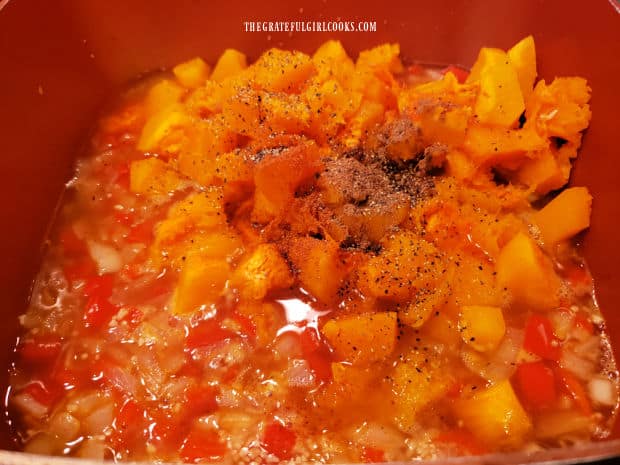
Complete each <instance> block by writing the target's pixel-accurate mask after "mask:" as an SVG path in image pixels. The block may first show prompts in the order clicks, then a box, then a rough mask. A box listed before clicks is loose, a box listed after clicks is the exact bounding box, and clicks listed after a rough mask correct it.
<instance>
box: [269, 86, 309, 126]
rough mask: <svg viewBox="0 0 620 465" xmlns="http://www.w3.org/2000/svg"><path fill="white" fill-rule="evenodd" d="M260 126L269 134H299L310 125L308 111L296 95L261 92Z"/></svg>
mask: <svg viewBox="0 0 620 465" xmlns="http://www.w3.org/2000/svg"><path fill="white" fill-rule="evenodd" d="M260 98H261V100H260V102H261V103H260V111H261V118H262V124H264V125H265V126H266V127H267V128H268V131H269V133H274V132H280V133H287V134H300V133H302V132H303V131H305V130H306V129H308V126H309V124H310V109H309V108H308V105H307V104H306V103H305V102H304V101H303V100H302V99H301V98H300V96H299V95H296V94H286V93H283V92H278V93H275V92H261V93H260Z"/></svg>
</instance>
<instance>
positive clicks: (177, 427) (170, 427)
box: [149, 412, 186, 452]
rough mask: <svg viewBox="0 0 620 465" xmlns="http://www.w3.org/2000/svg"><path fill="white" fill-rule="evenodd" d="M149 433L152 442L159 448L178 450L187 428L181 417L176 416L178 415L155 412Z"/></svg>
mask: <svg viewBox="0 0 620 465" xmlns="http://www.w3.org/2000/svg"><path fill="white" fill-rule="evenodd" d="M149 434H150V439H151V442H153V443H154V444H155V445H156V446H157V448H158V450H163V451H174V452H176V451H178V450H179V447H180V445H181V441H182V440H183V436H184V435H185V434H186V429H185V428H184V426H183V425H182V424H181V422H180V419H177V418H176V415H169V414H167V413H165V412H155V413H154V414H153V418H152V422H151V427H150V429H149Z"/></svg>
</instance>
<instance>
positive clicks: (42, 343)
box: [17, 335, 62, 364]
mask: <svg viewBox="0 0 620 465" xmlns="http://www.w3.org/2000/svg"><path fill="white" fill-rule="evenodd" d="M61 349H62V341H61V340H60V338H59V337H57V336H51V335H46V336H38V337H36V338H33V339H26V340H25V341H23V342H22V343H21V344H20V345H19V347H18V349H17V350H18V352H19V355H20V357H21V359H22V360H23V361H25V362H27V363H35V364H38V363H45V364H49V363H50V362H52V361H54V360H55V359H56V357H58V354H60V351H61Z"/></svg>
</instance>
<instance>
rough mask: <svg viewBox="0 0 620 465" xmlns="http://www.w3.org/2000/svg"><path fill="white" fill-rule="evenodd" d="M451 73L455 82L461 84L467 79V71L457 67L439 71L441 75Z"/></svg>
mask: <svg viewBox="0 0 620 465" xmlns="http://www.w3.org/2000/svg"><path fill="white" fill-rule="evenodd" d="M446 73H452V74H454V76H455V77H456V79H457V81H459V82H460V83H461V84H463V83H464V82H465V81H466V80H467V78H468V77H469V71H467V70H465V69H463V68H461V67H459V66H454V65H450V66H447V67H446V68H444V69H442V70H441V74H446Z"/></svg>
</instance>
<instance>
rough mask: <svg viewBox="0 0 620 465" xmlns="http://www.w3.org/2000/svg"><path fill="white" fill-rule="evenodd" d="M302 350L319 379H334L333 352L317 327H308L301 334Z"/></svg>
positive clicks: (325, 380)
mask: <svg viewBox="0 0 620 465" xmlns="http://www.w3.org/2000/svg"><path fill="white" fill-rule="evenodd" d="M300 341H301V350H302V353H303V356H304V358H305V359H306V360H307V361H308V364H309V365H310V368H311V369H312V371H313V372H314V375H315V376H316V378H317V380H318V381H324V382H327V381H329V380H331V379H332V368H331V363H332V354H331V351H330V350H329V347H328V346H327V344H325V342H324V341H323V340H322V339H321V337H320V335H319V332H318V330H317V329H315V328H312V327H306V329H304V331H303V332H302V333H301V334H300Z"/></svg>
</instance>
